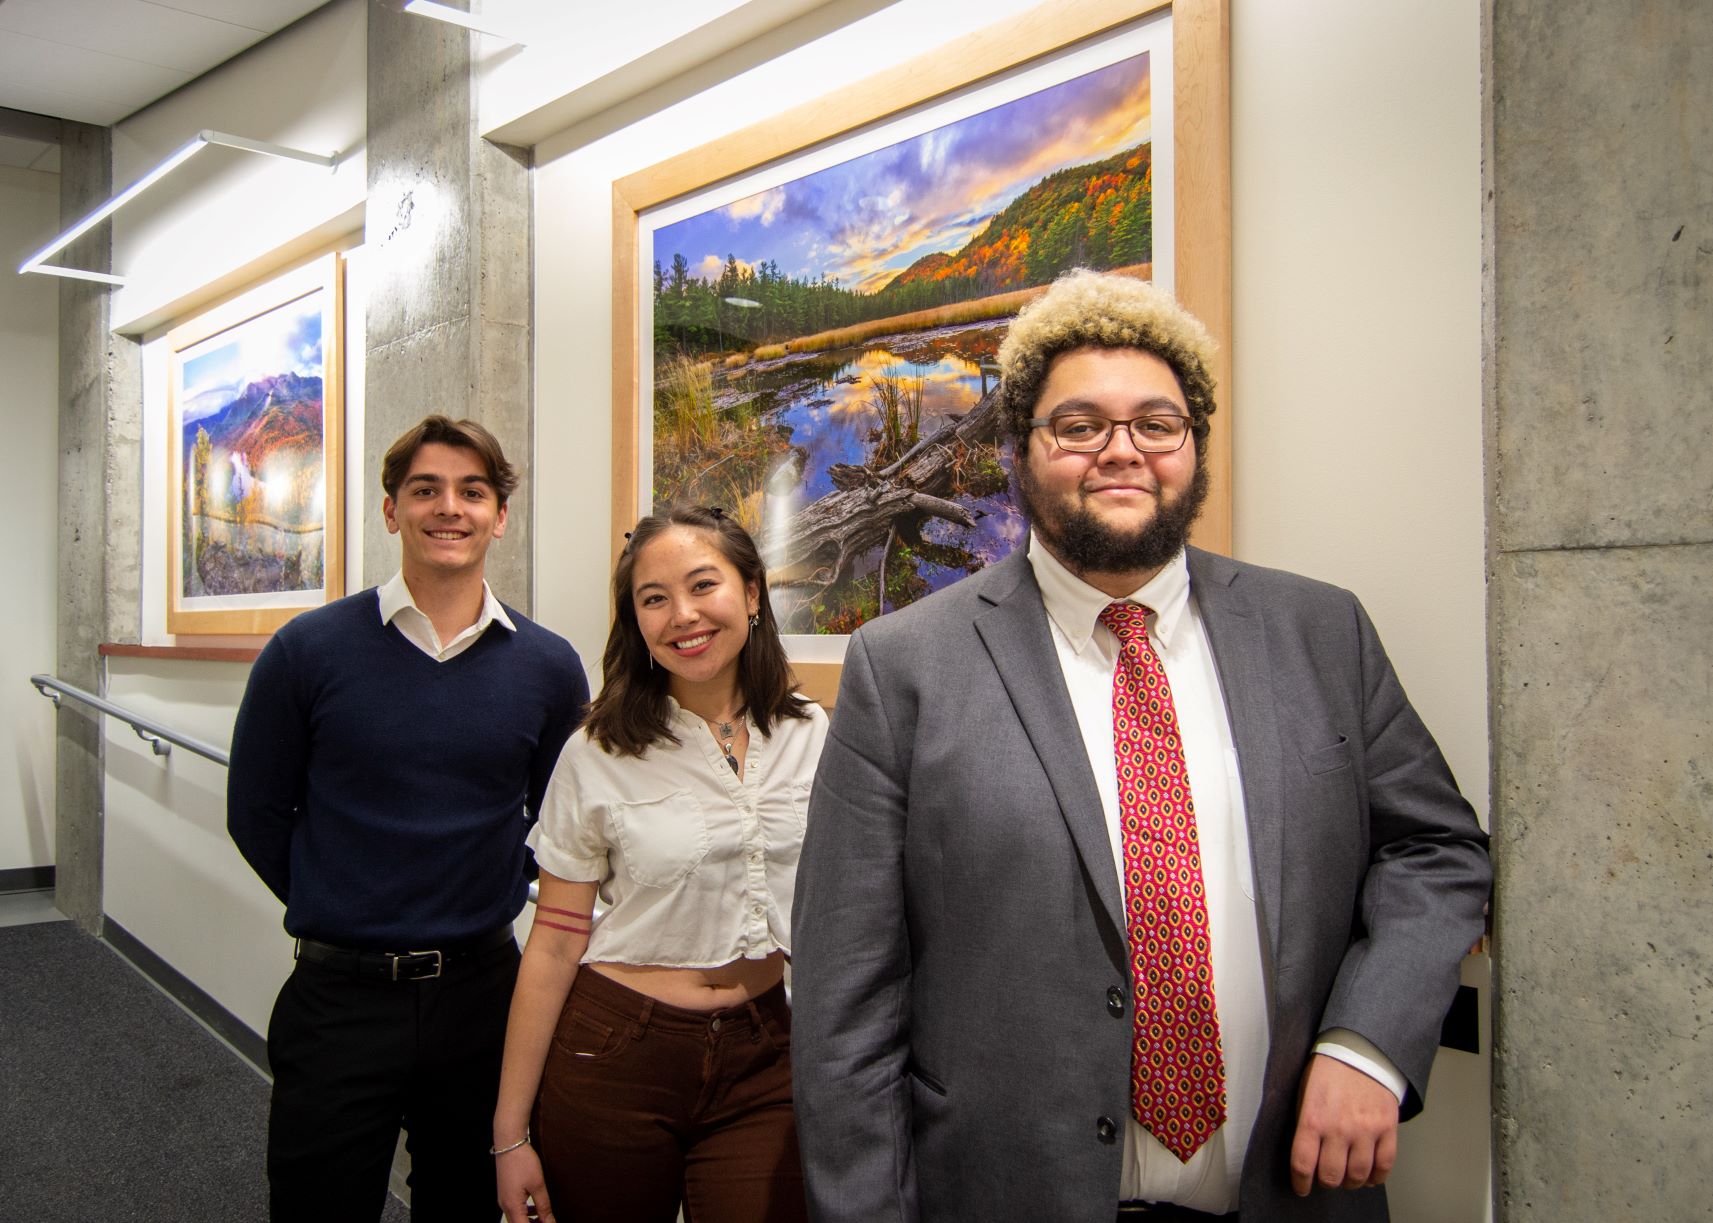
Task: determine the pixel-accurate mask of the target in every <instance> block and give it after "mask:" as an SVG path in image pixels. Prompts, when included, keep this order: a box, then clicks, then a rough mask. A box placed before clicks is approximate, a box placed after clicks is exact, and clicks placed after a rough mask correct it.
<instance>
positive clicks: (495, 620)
mask: <svg viewBox="0 0 1713 1223" xmlns="http://www.w3.org/2000/svg"><path fill="white" fill-rule="evenodd" d="M379 593H380V603H381V623H382V624H391V625H394V626H396V627H397V628H398V631H399V632H401V633H403V634H404V639H405V640H406V641H408V642H410V643H411V644H412V645H413V646H415V647H416V648H417V649H419V650H421V651H422V652H423V653H424V654H426V655H428V656H429V657H430V658H432V659H434V661H436V662H446V661H447V660H449V659H453V658H456V657H458V655H460V654H462V653H463V652H464V651H465V650H467V649H469V648H470V647H471V646H473V645H475V644H476V642H477V640H478V639H479V638H480V637H481V636H482V634H483V633H485V632H487V630H488V625H490V624H498V625H499V626H500V627H502V628H504V629H506V630H507V631H508V632H513V633H515V632H517V625H515V624H513V623H512V621H511V617H510V616H508V615H506V609H505V608H504V607H503V606H501V604H500V601H499V600H498V599H496V598H494V592H493V591H492V590H490V589H488V584H487V583H486V582H483V583H482V612H481V614H480V615H479V616H477V617H476V623H474V624H472V625H471V626H470V627H469V628H467V629H465V630H464V631H463V632H461V633H459V634H458V635H457V636H456V637H454V638H453V639H452V640H451V641H449V642H447V643H446V644H445V645H444V646H442V645H441V644H440V634H439V633H437V632H435V631H434V622H433V621H432V620H430V619H429V618H428V616H427V614H426V613H425V612H424V611H423V610H422V609H421V608H419V607H418V606H417V605H416V600H415V599H414V598H412V597H411V593H410V587H409V586H407V585H405V580H404V570H403V569H400V570H399V571H398V572H397V573H395V574H393V576H392V578H391V579H390V580H389V581H388V582H387V584H386V585H385V586H382V587H380V592H379Z"/></svg>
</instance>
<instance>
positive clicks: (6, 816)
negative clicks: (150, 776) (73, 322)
mask: <svg viewBox="0 0 1713 1223" xmlns="http://www.w3.org/2000/svg"><path fill="white" fill-rule="evenodd" d="M58 223H59V175H57V174H47V173H43V172H42V171H40V170H23V169H17V168H14V167H11V166H0V370H4V371H5V378H4V379H3V380H0V421H4V428H5V435H6V439H7V446H8V449H9V450H10V452H11V455H12V464H11V480H12V496H13V498H15V501H14V505H13V510H12V513H13V521H14V523H16V524H20V525H22V526H23V527H24V529H23V530H17V531H14V532H13V533H12V543H11V545H10V546H9V547H8V548H7V555H8V561H7V564H8V568H9V570H10V575H11V576H10V580H9V582H8V585H9V586H10V595H9V597H8V598H7V600H6V603H5V610H4V613H3V620H0V871H18V870H24V869H26V868H30V867H44V866H52V865H53V862H54V717H53V714H52V712H51V708H50V706H49V705H48V703H47V702H46V701H44V700H42V698H41V697H39V696H37V695H36V691H35V689H34V688H31V687H30V686H29V684H28V682H26V681H27V680H28V678H29V677H30V676H31V675H36V674H39V673H41V672H44V671H49V672H51V671H52V670H53V666H54V639H55V633H56V629H55V621H56V619H57V616H58V612H57V600H56V599H55V597H54V592H55V585H56V576H55V570H56V565H57V559H56V558H57V552H58V549H57V547H56V543H57V533H56V532H55V531H54V529H53V523H54V521H55V520H56V518H57V517H58V514H57V510H56V504H55V503H56V501H57V498H58V487H59V481H58V480H57V478H56V475H57V471H58V462H57V460H56V457H55V451H56V446H57V442H56V438H57V436H58V432H59V430H58V419H59V418H58V413H57V412H56V410H55V407H54V405H55V402H56V401H57V399H58V397H59V285H58V283H57V282H55V281H53V280H51V279H49V278H47V277H45V276H16V275H13V274H12V272H13V269H15V268H16V267H17V266H18V264H20V263H22V262H23V261H24V257H25V256H26V255H28V254H29V253H30V252H31V251H33V250H35V249H36V248H37V247H39V246H40V245H41V244H42V242H43V241H44V240H45V239H46V238H48V237H51V236H52V235H53V233H54V232H55V231H56V229H57V228H58Z"/></svg>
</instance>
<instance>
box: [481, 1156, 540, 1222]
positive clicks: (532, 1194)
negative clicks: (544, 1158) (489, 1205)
mask: <svg viewBox="0 0 1713 1223" xmlns="http://www.w3.org/2000/svg"><path fill="white" fill-rule="evenodd" d="M494 1160H495V1171H496V1179H497V1180H498V1182H499V1198H500V1209H501V1210H503V1211H505V1212H506V1223H533V1221H534V1220H540V1223H553V1204H552V1203H551V1202H549V1201H548V1199H547V1182H546V1181H545V1179H544V1178H543V1177H542V1175H541V1160H540V1158H539V1157H537V1155H536V1153H535V1148H534V1147H531V1146H521V1147H518V1148H517V1149H516V1150H515V1151H507V1152H506V1153H505V1154H504V1155H496V1156H495V1157H494Z"/></svg>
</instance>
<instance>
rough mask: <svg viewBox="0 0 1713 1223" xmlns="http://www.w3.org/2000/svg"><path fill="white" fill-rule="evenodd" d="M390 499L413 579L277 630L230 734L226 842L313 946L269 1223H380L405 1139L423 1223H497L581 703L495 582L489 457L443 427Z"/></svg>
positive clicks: (292, 1042)
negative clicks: (539, 936) (518, 983)
mask: <svg viewBox="0 0 1713 1223" xmlns="http://www.w3.org/2000/svg"><path fill="white" fill-rule="evenodd" d="M381 484H382V486H383V487H384V488H385V490H386V497H385V499H384V500H383V501H382V503H381V508H382V512H383V513H384V514H385V515H386V521H387V530H388V531H389V532H391V533H392V534H394V535H397V536H398V537H399V541H400V543H401V545H402V550H403V563H402V566H401V568H400V570H399V572H398V573H397V574H396V575H395V576H394V577H393V579H392V580H391V581H390V582H388V583H387V584H386V585H384V586H382V587H380V588H379V589H378V590H377V589H371V590H366V591H364V592H362V593H361V594H356V595H352V596H350V597H349V598H345V599H340V600H339V601H337V602H334V603H330V604H328V605H327V606H326V607H321V608H317V609H316V610H314V611H311V612H306V613H304V614H303V615H301V616H298V617H297V618H295V619H294V620H292V621H291V622H290V623H289V624H287V625H286V626H285V627H284V628H282V629H281V630H280V631H279V632H278V633H277V634H276V635H275V636H274V638H273V640H271V641H270V642H269V643H268V645H267V648H266V649H264V650H263V651H262V654H261V657H259V658H258V659H257V660H256V665H255V669H254V670H253V671H252V672H251V673H250V682H249V686H248V687H247V688H246V690H245V692H244V701H243V704H242V705H241V706H240V707H239V710H238V720H237V725H236V726H235V727H234V729H233V734H232V766H231V769H230V775H229V782H228V788H227V825H228V827H229V828H230V830H231V833H232V839H233V841H235V842H236V843H237V846H238V849H239V850H240V851H241V852H242V853H243V855H244V858H245V860H246V861H248V862H249V863H250V865H251V866H252V867H254V868H255V871H256V873H257V874H258V875H260V876H261V878H262V880H263V882H265V883H266V884H267V885H268V887H269V888H270V889H272V891H273V893H274V895H276V896H278V897H279V898H280V900H282V901H283V902H284V903H285V906H286V912H285V928H286V932H287V933H288V934H290V935H292V936H293V937H294V938H295V939H296V940H297V966H296V968H295V969H294V971H293V972H292V975H291V977H290V978H289V979H288V980H287V981H286V983H285V986H284V988H283V989H282V990H281V991H280V995H279V1000H278V1001H277V1002H276V1003H275V1005H274V1013H273V1018H272V1020H271V1021H270V1022H269V1025H268V1059H269V1061H270V1062H271V1063H272V1066H273V1071H274V1092H273V1103H272V1108H271V1111H270V1116H269V1124H268V1179H269V1182H270V1186H271V1198H272V1212H273V1218H274V1220H275V1223H285V1221H287V1220H300V1219H301V1220H314V1221H315V1223H328V1221H330V1220H343V1219H369V1220H373V1219H376V1218H377V1217H378V1216H379V1215H380V1213H381V1210H382V1208H383V1206H384V1204H385V1195H386V1188H387V1179H388V1174H389V1171H390V1169H391V1167H392V1156H393V1148H394V1146H395V1144H396V1143H397V1141H398V1133H399V1129H400V1127H401V1126H402V1127H403V1128H404V1130H405V1131H406V1134H407V1136H408V1143H409V1148H410V1152H411V1164H412V1173H411V1198H412V1203H411V1204H412V1215H413V1217H414V1218H415V1219H417V1220H418V1221H419V1223H421V1221H423V1220H457V1221H459V1223H464V1221H466V1220H471V1219H482V1218H487V1219H492V1218H494V1217H496V1215H497V1214H498V1209H497V1207H496V1205H495V1191H494V1169H493V1160H492V1159H491V1158H490V1156H489V1152H488V1139H489V1136H490V1133H489V1130H490V1123H491V1121H492V1119H493V1111H494V1100H495V1096H496V1093H497V1091H498V1084H499V1073H500V1054H501V1049H502V1045H503V1041H504V1037H505V1025H506V1008H507V1005H508V1002H509V1000H510V998H511V991H512V982H513V980H514V978H515V977H516V975H517V964H518V951H517V944H516V943H515V941H514V940H513V938H512V921H513V919H515V918H516V916H517V914H518V913H519V911H520V910H522V908H523V904H524V899H525V894H526V891H527V888H528V884H527V882H526V878H525V857H526V854H525V848H524V834H525V833H526V832H527V831H528V821H529V820H531V819H533V818H534V815H535V812H536V811H537V809H538V807H539V804H540V802H541V797H542V794H543V792H544V790H545V789H546V786H547V779H548V777H549V775H550V774H551V773H552V771H553V765H554V762H555V761H556V760H557V759H558V758H559V749H560V748H561V747H562V746H563V745H564V743H565V740H566V739H567V738H568V737H569V736H570V734H571V732H572V730H574V729H575V728H576V725H577V722H578V720H579V719H580V718H581V716H582V712H583V707H584V705H585V703H586V702H587V700H588V697H589V686H588V680H587V679H586V677H585V676H584V673H583V665H582V663H581V662H580V661H579V660H578V657H577V653H576V651H575V650H573V649H572V648H571V646H570V644H569V643H567V642H566V641H565V640H563V639H562V638H560V637H558V636H557V635H555V634H553V633H550V632H548V631H547V630H546V629H544V628H541V627H540V626H538V625H536V624H534V623H533V622H531V621H530V620H527V619H525V618H524V617H523V616H522V615H521V614H519V613H518V612H516V611H513V610H511V609H509V608H507V607H505V606H503V605H502V604H501V603H500V602H499V601H498V600H497V599H495V598H494V595H493V592H492V591H490V590H489V589H488V584H487V582H486V581H485V580H484V578H483V567H484V563H485V560H486V557H487V552H488V547H489V545H490V544H492V543H493V541H494V540H496V539H498V538H500V536H501V535H503V534H504V533H505V526H506V502H507V499H508V498H509V497H510V495H511V493H512V491H513V490H514V489H515V488H516V487H517V473H516V471H515V470H514V469H513V467H512V466H511V464H510V463H508V462H507V461H506V458H505V455H504V454H503V453H502V452H501V450H500V445H499V442H498V441H497V440H496V439H495V438H494V436H493V435H492V434H491V433H489V432H488V431H487V430H486V429H484V428H483V427H482V426H481V425H479V424H477V423H475V422H474V421H468V420H465V421H456V422H454V421H452V420H449V419H448V418H446V417H444V416H430V417H428V418H427V419H425V420H424V421H422V423H421V424H419V425H417V426H416V427H415V428H413V429H411V430H410V431H409V432H407V433H406V434H405V435H404V436H403V437H401V438H399V439H398V441H396V442H394V443H393V446H392V448H391V449H390V450H389V451H388V452H387V456H386V460H385V462H384V464H383V466H382V469H381Z"/></svg>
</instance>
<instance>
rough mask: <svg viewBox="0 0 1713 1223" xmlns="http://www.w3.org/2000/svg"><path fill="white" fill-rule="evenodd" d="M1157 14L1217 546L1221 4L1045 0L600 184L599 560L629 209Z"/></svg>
mask: <svg viewBox="0 0 1713 1223" xmlns="http://www.w3.org/2000/svg"><path fill="white" fill-rule="evenodd" d="M1168 9H1169V10H1170V13H1171V45H1172V63H1173V71H1172V99H1173V115H1174V122H1173V125H1172V140H1173V150H1174V162H1175V165H1174V168H1175V173H1174V189H1173V201H1174V229H1173V234H1174V239H1173V252H1174V262H1175V275H1174V280H1175V285H1174V287H1175V292H1176V294H1177V297H1178V299H1179V300H1180V301H1181V302H1183V304H1184V305H1185V306H1186V307H1187V308H1188V309H1189V310H1191V311H1192V312H1193V313H1194V314H1196V315H1197V316H1198V317H1199V318H1200V319H1201V320H1202V322H1203V323H1204V324H1206V326H1207V327H1208V328H1209V330H1210V331H1211V332H1212V333H1213V335H1214V337H1215V339H1216V340H1217V341H1218V342H1219V345H1220V348H1219V353H1218V356H1217V358H1216V362H1215V370H1214V373H1215V376H1216V378H1217V380H1218V385H1219V410H1218V412H1217V413H1216V414H1215V416H1214V419H1213V432H1212V435H1211V438H1210V441H1209V450H1208V455H1207V462H1208V464H1209V467H1210V472H1211V475H1212V477H1213V492H1212V494H1211V495H1210V496H1209V499H1208V503H1207V506H1206V509H1205V510H1204V512H1203V515H1202V519H1201V521H1200V522H1199V523H1198V524H1197V527H1196V532H1195V539H1196V542H1197V544H1198V545H1200V546H1202V547H1206V548H1210V549H1213V550H1216V551H1225V552H1228V551H1229V550H1230V545H1231V497H1230V487H1231V480H1230V473H1231V444H1230V434H1231V426H1232V421H1231V407H1230V397H1229V393H1228V390H1227V388H1228V385H1229V377H1230V369H1231V361H1230V336H1231V154H1230V130H1231V120H1230V82H1229V60H1230V0H1176V2H1175V3H1162V2H1152V3H1151V2H1149V0H1049V2H1047V3H1043V4H1041V5H1039V6H1038V7H1036V8H1034V9H1031V10H1030V11H1028V12H1027V13H1024V14H1022V15H1020V16H1018V17H1015V18H1011V19H1009V20H1006V21H1003V22H1000V23H998V24H996V25H994V26H991V27H988V28H986V29H984V30H980V31H977V32H976V33H974V34H972V35H969V36H967V37H963V38H960V39H958V40H957V41H956V42H955V43H954V44H951V45H949V46H946V47H942V48H938V49H935V50H932V51H929V52H928V53H926V54H924V55H921V56H919V57H916V58H914V59H912V60H909V61H907V62H905V63H902V64H900V65H898V66H896V67H894V68H891V69H888V70H886V71H883V72H880V73H877V74H876V75H874V76H872V77H869V78H868V79H866V80H864V81H862V82H859V83H858V84H856V85H853V86H850V87H848V88H845V89H841V90H839V91H836V92H835V93H832V94H829V95H827V96H825V97H822V98H818V99H816V100H814V101H812V102H809V103H806V104H804V105H802V106H799V107H796V108H794V109H792V110H790V111H787V112H785V113H784V114H781V115H778V116H775V117H773V118H770V119H767V120H765V121H763V122H760V123H757V124H754V125H752V126H750V127H748V128H745V129H743V130H741V131H738V132H736V133H733V134H732V135H730V136H727V137H724V138H722V139H720V140H718V141H714V142H711V143H709V144H706V145H703V146H702V147H700V148H697V149H693V150H691V151H689V152H687V153H684V154H682V155H680V156H677V157H673V158H671V159H669V160H667V161H664V162H661V163H659V164H658V165H655V166H651V167H649V168H647V169H645V170H642V171H639V172H637V173H635V174H631V175H628V176H626V177H625V178H622V179H619V180H617V181H616V182H615V183H614V184H613V234H614V250H613V290H612V291H613V468H612V471H613V519H612V522H613V525H612V533H613V534H612V543H613V554H614V556H615V557H616V556H617V554H618V552H619V550H620V549H622V548H623V546H624V534H623V533H624V532H625V531H626V530H628V529H629V527H630V526H631V525H632V523H633V522H634V521H635V517H636V510H637V506H638V504H639V497H640V486H639V474H638V473H639V464H640V441H639V438H640V426H641V422H642V419H643V418H642V413H643V405H642V403H641V388H642V385H643V377H642V370H641V368H640V361H641V354H642V352H643V350H644V344H643V338H644V337H643V331H642V327H643V310H642V306H643V302H642V301H641V300H640V297H641V276H640V273H641V267H640V262H639V253H638V251H639V214H641V213H643V212H645V211H647V210H649V209H652V208H656V207H658V206H660V205H662V204H665V203H668V202H669V201H673V200H677V199H679V198H680V197H683V196H686V195H689V194H691V193H694V192H697V191H700V190H702V189H704V188H707V187H709V186H711V185H713V184H716V183H719V182H721V181H722V180H726V179H730V178H733V177H735V176H737V175H740V174H743V173H746V172H749V171H752V170H754V169H756V168H758V167H761V166H764V165H766V164H768V163H770V162H774V161H776V160H778V159H781V158H785V157H788V156H792V155H794V154H797V153H799V152H801V151H803V150H805V149H808V148H810V147H812V146H816V145H820V144H822V143H823V142H827V141H832V140H835V139H837V138H840V137H842V136H845V135H847V134H850V133H854V132H857V131H858V130H859V129H862V128H865V127H868V126H870V125H872V124H875V123H877V122H879V121H881V120H884V119H887V118H888V117H890V116H894V115H897V114H899V113H900V112H903V111H906V110H909V109H911V108H913V107H917V106H920V105H922V104H924V103H928V102H932V101H935V100H936V99H941V98H944V97H947V96H949V95H953V94H956V93H958V92H959V91H962V90H965V89H968V88H970V87H972V86H975V85H978V84H980V83H981V82H983V81H985V80H987V79H989V78H992V77H994V76H995V75H997V74H1000V73H1004V72H1007V71H1009V70H1011V69H1014V68H1017V67H1018V66H1020V65H1023V64H1026V63H1028V62H1030V61H1032V60H1036V59H1039V58H1041V57H1044V56H1048V55H1052V54H1054V53H1056V52H1061V51H1063V50H1065V49H1066V48H1070V47H1072V46H1074V45H1075V44H1079V43H1083V42H1085V41H1088V40H1094V39H1098V38H1100V37H1102V36H1104V35H1109V34H1112V33H1114V32H1116V31H1118V30H1120V29H1121V28H1122V27H1125V26H1128V25H1130V24H1131V23H1133V22H1136V21H1137V20H1139V19H1141V18H1144V17H1148V16H1150V15H1152V14H1156V13H1159V12H1161V11H1162V10H1168ZM793 667H794V668H795V669H796V671H797V674H798V678H799V681H800V682H801V684H802V686H803V688H804V690H805V692H807V693H808V694H809V695H810V696H811V697H813V698H815V699H816V700H819V701H822V702H823V703H825V704H829V705H830V704H831V703H832V700H833V697H834V695H835V694H836V691H837V686H838V674H839V670H840V664H838V663H826V662H803V661H795V660H794V662H793Z"/></svg>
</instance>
